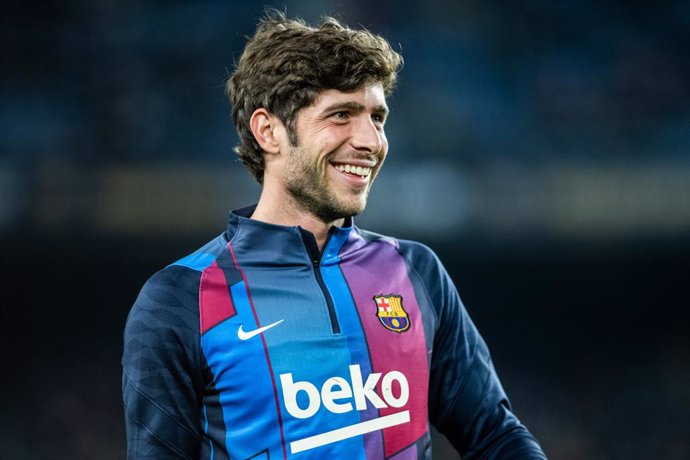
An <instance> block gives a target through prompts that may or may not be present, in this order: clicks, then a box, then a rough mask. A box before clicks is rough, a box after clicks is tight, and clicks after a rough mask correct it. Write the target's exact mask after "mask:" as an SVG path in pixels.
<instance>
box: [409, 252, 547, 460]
mask: <svg viewBox="0 0 690 460" xmlns="http://www.w3.org/2000/svg"><path fill="white" fill-rule="evenodd" d="M411 253H416V255H417V256H416V257H412V258H411V260H413V261H414V262H413V263H414V265H413V266H414V269H415V270H416V271H417V273H418V274H419V276H420V277H421V279H422V280H423V283H424V285H425V287H426V289H427V294H428V295H429V297H430V300H431V302H432V303H433V305H434V309H435V311H436V314H437V318H436V319H437V321H438V323H437V327H436V333H435V337H434V350H433V355H432V356H433V357H432V361H431V375H430V382H429V416H430V420H431V422H432V424H433V425H434V426H435V427H436V428H437V429H438V430H439V431H440V432H441V433H443V434H444V435H445V436H446V437H447V438H448V440H449V441H450V442H451V444H453V446H454V447H455V448H456V449H457V450H458V452H459V453H460V455H461V456H462V458H463V460H472V459H530V460H531V459H546V456H545V455H544V453H543V451H542V449H541V447H540V446H539V444H538V443H537V441H536V440H535V438H534V437H533V436H532V435H531V433H530V432H529V431H528V430H527V429H526V428H525V426H524V425H522V424H521V423H520V421H519V420H518V418H517V417H516V416H515V414H513V412H512V410H511V407H510V403H509V401H508V398H507V396H506V394H505V392H504V391H503V388H502V386H501V383H500V381H499V379H498V376H497V375H496V371H495V369H494V366H493V364H492V362H491V356H490V354H489V350H488V348H487V346H486V343H485V342H484V340H483V339H482V337H481V336H480V334H479V332H478V331H477V328H476V327H475V325H474V324H473V323H472V320H471V319H470V317H469V315H468V314H467V311H466V310H465V307H464V306H463V305H462V302H461V300H460V297H459V295H458V293H457V290H456V288H455V285H454V283H453V282H452V280H451V279H450V276H449V275H448V273H447V272H446V270H445V268H444V267H443V266H442V264H441V262H440V261H439V260H438V258H437V257H436V256H435V255H434V254H433V253H432V252H431V250H429V249H428V248H426V247H423V246H418V247H416V248H413V249H412V250H411Z"/></svg>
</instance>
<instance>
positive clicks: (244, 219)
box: [225, 205, 354, 268]
mask: <svg viewBox="0 0 690 460" xmlns="http://www.w3.org/2000/svg"><path fill="white" fill-rule="evenodd" d="M255 209H256V205H254V206H249V207H246V208H242V209H238V210H235V211H232V212H230V218H229V221H228V227H227V231H226V234H225V236H226V238H227V239H228V241H229V242H230V243H231V244H232V247H233V249H234V251H235V252H236V253H243V254H250V253H251V257H249V258H247V259H245V261H244V264H245V265H247V264H248V266H251V265H256V266H261V267H264V268H270V267H272V266H276V267H277V266H283V267H284V266H286V265H287V266H289V265H304V264H309V265H312V264H313V263H314V262H315V261H319V262H320V264H321V265H331V264H335V263H338V262H339V261H340V259H339V254H340V251H341V249H342V247H343V246H344V245H345V243H346V242H347V240H348V237H349V235H350V232H351V231H352V229H353V227H354V225H353V222H352V218H346V219H345V224H344V226H343V227H335V226H334V227H331V228H330V230H329V231H328V238H327V239H326V244H325V245H324V248H323V252H322V253H321V254H319V252H318V248H317V247H316V241H315V239H314V235H312V234H311V233H310V232H308V231H306V230H304V229H303V228H301V227H299V226H284V225H275V224H269V223H267V222H262V221H259V220H254V219H251V215H252V213H253V212H254V210H255ZM310 239H311V241H310ZM243 259H244V258H243Z"/></svg>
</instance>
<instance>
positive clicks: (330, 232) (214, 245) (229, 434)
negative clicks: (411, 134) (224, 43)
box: [123, 13, 545, 459]
mask: <svg viewBox="0 0 690 460" xmlns="http://www.w3.org/2000/svg"><path fill="white" fill-rule="evenodd" d="M401 63H402V59H401V57H400V56H399V55H398V54H397V53H396V52H395V51H393V50H392V49H391V47H390V46H389V44H388V43H387V42H386V41H385V40H384V39H383V38H381V37H379V36H376V35H374V34H371V33H369V32H368V31H364V30H352V29H349V28H346V27H344V26H342V25H341V24H340V23H338V22H337V21H336V20H334V19H330V18H328V19H326V20H324V22H323V23H322V24H321V25H320V27H318V28H312V27H309V26H307V25H306V24H304V23H303V22H301V21H293V20H288V19H286V18H285V17H284V16H283V15H281V14H278V13H272V14H269V15H268V16H267V17H266V18H264V19H263V20H262V21H261V23H260V24H259V26H258V29H257V31H256V34H255V35H254V37H253V38H251V39H250V40H249V42H248V43H247V45H246V48H245V50H244V53H243V55H242V57H241V58H240V60H239V63H238V64H237V67H236V69H235V71H234V73H233V75H232V76H231V78H230V80H229V82H228V92H229V94H230V97H231V100H232V104H233V110H234V111H233V116H234V121H235V124H236V127H237V129H238V132H239V135H240V145H239V146H238V148H237V152H238V154H239V156H240V158H242V160H243V161H244V163H245V164H246V165H247V166H248V167H249V169H250V171H251V172H252V173H253V175H254V176H255V177H256V179H257V180H258V181H259V182H260V183H261V184H262V186H263V187H262V192H261V196H260V198H259V201H258V204H257V205H256V206H255V207H250V208H245V209H241V210H239V211H234V212H232V213H231V215H230V222H229V225H228V228H227V230H226V231H225V232H224V233H223V234H222V235H220V236H219V237H218V238H216V239H214V240H212V241H211V242H210V243H208V244H206V245H205V246H204V247H202V248H201V249H199V250H198V251H197V252H195V253H193V254H192V255H190V256H188V257H186V258H184V259H182V260H180V261H178V262H176V263H174V264H172V265H170V266H168V267H167V268H165V269H164V270H162V271H161V272H159V273H157V274H156V275H154V276H153V277H152V278H151V279H150V280H149V281H148V282H147V283H146V285H145V286H144V288H143V289H142V291H141V294H140V295H139V297H138V299H137V301H136V303H135V305H134V307H133V308H132V311H131V313H130V315H129V318H128V322H127V326H126V330H125V351H124V356H123V367H124V373H123V395H124V401H125V412H126V420H127V439H128V450H129V457H130V458H156V459H160V458H188V459H195V458H204V459H207V458H213V459H228V458H233V459H250V458H251V459H259V458H261V459H268V458H271V459H277V458H288V457H289V458H293V457H294V458H305V459H306V458H311V459H384V458H385V459H389V458H394V459H428V458H431V447H430V435H429V425H428V422H429V421H431V423H433V424H434V425H435V426H436V427H437V428H438V429H439V431H441V432H442V433H444V434H445V435H446V436H447V437H448V439H449V440H450V441H451V443H452V444H453V445H454V446H455V447H456V448H457V449H458V451H459V452H460V454H461V455H462V456H463V458H465V459H472V458H529V459H533V458H545V457H544V455H543V453H542V451H541V449H540V448H539V445H538V444H537V442H536V441H535V440H534V438H533V437H532V436H531V435H530V433H529V432H528V431H527V430H526V429H525V428H524V426H522V425H521V424H520V422H519V421H518V420H517V418H516V417H515V416H514V415H513V413H512V412H511V410H510V406H509V403H508V400H507V398H506V396H505V394H504V392H503V390H502V388H501V385H500V383H499V380H498V378H497V376H496V373H495V371H494V369H493V366H492V364H491V360H490V357H489V353H488V350H487V348H486V345H485V344H484V342H483V341H482V339H481V337H480V336H479V334H478V332H477V330H476V329H475V327H474V325H473V324H472V322H471V320H470V318H469V317H468V316H467V313H466V311H465V309H464V307H463V306H462V304H461V302H460V299H459V297H458V294H457V292H456V290H455V287H454V285H453V283H452V281H451V280H450V278H449V277H448V274H447V273H446V271H445V270H444V268H443V267H442V265H441V263H440V262H439V261H438V259H437V258H436V256H435V255H434V254H433V253H432V252H431V251H430V250H429V249H428V248H426V247H425V246H422V245H420V244H418V243H414V242H409V241H402V240H396V239H393V238H389V237H384V236H381V235H377V234H374V233H370V232H367V231H364V230H361V229H359V228H357V227H355V226H354V225H353V221H352V216H354V215H357V214H359V213H360V212H361V211H362V210H363V209H364V206H365V204H366V200H367V194H368V192H369V189H370V187H371V184H372V182H373V181H374V178H375V177H376V175H377V174H378V172H379V170H380V168H381V165H382V164H383V161H384V160H385V158H386V154H387V152H388V142H387V140H386V136H385V132H384V126H385V122H386V116H387V114H388V107H387V105H386V96H387V95H389V94H390V92H391V91H392V89H393V86H394V84H395V80H396V73H397V71H398V69H399V67H400V65H401Z"/></svg>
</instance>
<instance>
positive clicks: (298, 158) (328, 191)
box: [285, 146, 371, 222]
mask: <svg viewBox="0 0 690 460" xmlns="http://www.w3.org/2000/svg"><path fill="white" fill-rule="evenodd" d="M290 157H291V158H290V162H289V165H290V166H289V167H288V169H287V176H286V177H285V184H286V190H287V191H288V193H289V194H290V195H291V196H292V198H293V199H294V200H295V203H296V204H297V205H298V206H299V207H300V208H302V209H304V210H305V211H307V212H308V213H310V214H312V215H314V216H316V217H317V218H319V219H320V220H321V221H323V222H333V221H335V220H338V219H341V218H346V217H352V216H356V215H358V214H360V213H361V212H362V211H364V207H365V206H366V202H367V198H368V195H369V188H370V186H371V184H370V185H369V187H367V188H366V189H365V190H363V191H362V192H361V194H363V195H364V196H359V197H356V198H355V197H354V196H353V198H354V199H352V200H345V199H341V198H340V197H339V196H338V195H337V192H335V191H334V190H333V188H332V187H330V186H329V184H328V180H327V178H326V177H325V176H324V175H322V174H321V173H320V172H319V169H318V165H317V164H316V162H315V161H313V159H312V158H310V157H309V156H308V155H307V153H306V152H304V151H303V150H302V149H301V148H300V147H299V146H295V147H293V148H292V149H291V150H290Z"/></svg>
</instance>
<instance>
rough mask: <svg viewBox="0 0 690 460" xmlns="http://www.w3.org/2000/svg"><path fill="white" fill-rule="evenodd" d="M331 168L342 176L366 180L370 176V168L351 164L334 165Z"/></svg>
mask: <svg viewBox="0 0 690 460" xmlns="http://www.w3.org/2000/svg"><path fill="white" fill-rule="evenodd" d="M333 167H335V169H337V170H338V171H340V172H341V173H344V174H349V175H351V176H356V177H359V178H361V179H367V178H368V177H369V176H370V175H371V169H372V168H371V167H370V166H358V165H353V164H334V165H333Z"/></svg>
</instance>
